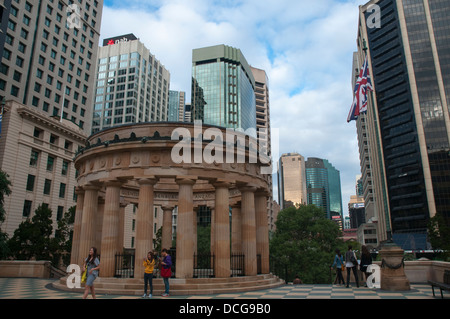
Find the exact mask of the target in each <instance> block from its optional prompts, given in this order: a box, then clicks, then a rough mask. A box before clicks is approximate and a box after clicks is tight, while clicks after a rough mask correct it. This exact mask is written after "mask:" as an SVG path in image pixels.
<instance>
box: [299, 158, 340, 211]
mask: <svg viewBox="0 0 450 319" xmlns="http://www.w3.org/2000/svg"><path fill="white" fill-rule="evenodd" d="M305 176H306V189H307V204H313V205H316V206H317V207H319V208H322V209H323V210H324V212H325V213H326V215H327V218H329V219H331V218H332V216H342V193H341V177H340V172H339V171H338V170H337V169H336V168H334V167H333V165H331V163H330V162H328V160H326V159H321V158H316V157H310V158H308V160H307V161H306V163H305Z"/></svg>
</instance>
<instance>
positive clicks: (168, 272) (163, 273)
mask: <svg viewBox="0 0 450 319" xmlns="http://www.w3.org/2000/svg"><path fill="white" fill-rule="evenodd" d="M161 277H163V278H170V277H172V269H171V267H169V268H164V267H162V268H161Z"/></svg>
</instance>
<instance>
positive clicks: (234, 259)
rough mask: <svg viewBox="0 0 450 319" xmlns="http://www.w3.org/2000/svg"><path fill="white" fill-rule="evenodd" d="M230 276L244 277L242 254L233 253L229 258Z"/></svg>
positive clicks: (243, 257)
mask: <svg viewBox="0 0 450 319" xmlns="http://www.w3.org/2000/svg"><path fill="white" fill-rule="evenodd" d="M230 268H231V276H232V277H238V276H245V255H244V254H242V253H233V254H231V258H230Z"/></svg>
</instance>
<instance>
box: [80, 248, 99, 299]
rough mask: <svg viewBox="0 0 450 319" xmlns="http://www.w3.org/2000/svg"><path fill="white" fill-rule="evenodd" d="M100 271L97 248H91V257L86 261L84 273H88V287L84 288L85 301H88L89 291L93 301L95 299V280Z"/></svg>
mask: <svg viewBox="0 0 450 319" xmlns="http://www.w3.org/2000/svg"><path fill="white" fill-rule="evenodd" d="M99 269H100V260H99V259H98V255H97V248H95V247H91V248H90V249H89V256H88V257H87V258H86V259H85V260H84V267H83V271H87V274H86V277H87V278H86V285H85V288H84V294H83V299H86V298H87V296H88V294H89V290H90V291H91V295H92V299H96V297H95V289H94V280H95V279H96V278H97V277H98V270H99Z"/></svg>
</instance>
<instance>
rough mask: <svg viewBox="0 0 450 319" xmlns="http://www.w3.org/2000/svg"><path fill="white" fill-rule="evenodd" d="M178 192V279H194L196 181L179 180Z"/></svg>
mask: <svg viewBox="0 0 450 319" xmlns="http://www.w3.org/2000/svg"><path fill="white" fill-rule="evenodd" d="M176 182H177V184H178V185H179V191H178V219H177V255H176V260H177V265H176V277H177V278H192V277H193V275H194V269H193V266H194V238H193V237H194V235H193V229H192V223H193V218H194V203H193V199H194V193H193V186H194V184H195V180H193V179H189V178H185V179H177V180H176Z"/></svg>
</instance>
